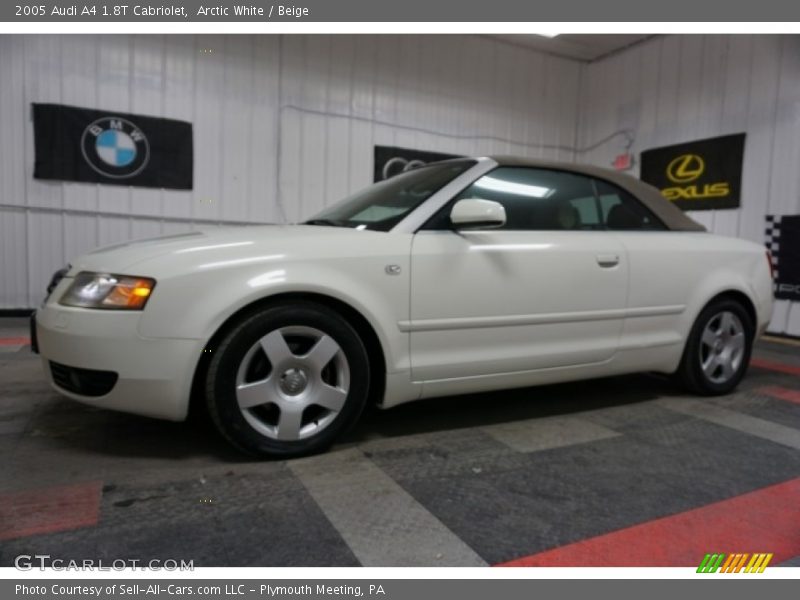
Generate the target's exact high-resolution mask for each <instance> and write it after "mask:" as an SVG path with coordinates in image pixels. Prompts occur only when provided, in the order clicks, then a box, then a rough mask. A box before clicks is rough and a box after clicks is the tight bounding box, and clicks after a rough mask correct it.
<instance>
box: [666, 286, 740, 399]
mask: <svg viewBox="0 0 800 600" xmlns="http://www.w3.org/2000/svg"><path fill="white" fill-rule="evenodd" d="M726 313H727V314H731V315H734V316H735V318H736V319H738V322H739V324H740V325H741V329H742V334H743V336H744V346H743V348H742V349H741V356H740V360H739V361H738V363H737V366H736V368H731V369H730V371H731V374H730V376H728V377H726V376H725V374H724V372H723V368H722V366H720V367H719V368H717V369H716V372H717V373H718V375H717V377H718V378H723V377H724V380H719V379H717V380H715V378H714V377H713V373H712V375H709V373H708V372H706V371H704V369H703V364H704V362H706V363H707V359H708V357H709V353H710V350H709V346H708V345H707V344H706V343H704V342H703V335H704V333H705V332H706V330H707V328H711V329H715V328H717V327H718V325H719V324H720V323H721V321H720V319H721V318H722V315H725V314H726ZM715 319H716V321H715ZM732 322H733V327H734V329H735V327H736V325H735V319H733V320H732ZM734 329H731V331H733V330H734ZM720 331H722V328H720ZM754 334H755V326H754V324H753V320H752V318H751V317H750V315H749V313H748V312H747V310H745V308H744V307H743V306H742V305H741V303H739V302H737V301H736V300H734V299H731V298H722V299H719V300H715V301H713V302H711V303H710V304H709V305H708V306H706V307H705V308H704V309H703V310H702V312H701V313H700V315H699V316H698V317H697V320H696V321H695V323H694V325H693V326H692V330H691V332H690V333H689V338H688V340H687V341H686V347H685V348H684V351H683V357H682V358H681V364H680V366H679V367H678V371H677V372H676V373H675V375H676V376H677V379H678V380H679V382H680V383H681V384H682V385H683V386H684V387H686V388H687V389H689V390H690V391H691V392H694V393H696V394H699V395H703V396H719V395H722V394H727V393H730V392H731V391H733V390H734V389H735V388H736V386H737V385H739V382H740V381H741V380H742V378H743V377H744V375H745V373H746V372H747V367H748V365H749V364H750V354H751V352H752V350H753V337H754ZM720 337H721V338H723V339H724V336H723V335H722V334H720ZM730 337H731V336H728V339H730ZM724 343H725V342H724V341H723V342H721V344H722V345H724ZM709 367H710V368H711V367H713V365H711V364H709Z"/></svg>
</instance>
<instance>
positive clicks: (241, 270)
mask: <svg viewBox="0 0 800 600" xmlns="http://www.w3.org/2000/svg"><path fill="white" fill-rule="evenodd" d="M61 277H62V278H61V279H60V280H58V278H56V280H55V281H54V282H52V283H51V288H52V289H51V291H50V293H49V295H48V298H47V299H46V301H45V302H44V304H43V306H42V307H41V309H40V310H39V311H38V313H37V314H36V315H35V322H34V333H35V337H36V338H37V339H38V346H39V348H40V353H41V355H42V357H43V359H44V367H45V373H46V374H47V377H48V378H49V380H50V381H51V382H52V384H53V386H54V387H55V388H56V389H57V390H58V391H59V392H61V393H62V394H64V395H66V396H69V397H70V398H74V399H76V400H80V401H82V402H86V403H90V404H92V405H95V406H98V407H106V408H110V409H116V410H122V411H128V412H132V413H138V414H142V415H149V416H152V417H159V418H163V419H172V420H181V419H184V418H185V417H186V416H187V413H188V409H189V404H190V398H191V399H192V400H193V401H198V402H201V403H202V404H203V405H204V406H205V407H206V408H207V410H208V412H209V413H210V415H211V418H212V419H213V421H214V423H215V424H216V427H217V428H218V429H219V431H220V432H221V433H222V435H223V436H225V437H226V438H227V439H228V440H229V441H230V442H231V443H232V444H234V445H235V446H237V447H238V448H240V449H241V450H243V451H246V452H249V453H251V454H258V455H278V456H292V455H300V454H306V453H309V452H313V451H317V450H320V449H322V448H324V447H326V446H327V445H328V444H330V443H331V442H332V441H333V440H334V439H335V438H336V437H337V436H338V435H339V434H341V433H342V432H343V430H345V429H346V428H347V427H348V426H350V425H352V424H353V423H354V422H355V420H356V419H357V418H358V417H359V415H360V413H361V412H362V409H363V408H364V406H365V404H366V403H367V402H370V401H373V402H376V403H378V404H379V405H380V406H383V407H391V406H394V405H397V404H400V403H402V402H409V401H411V400H417V399H420V398H428V397H434V396H444V395H452V394H462V393H468V392H479V391H487V390H496V389H501V388H511V387H519V386H529V385H536V384H543V383H554V382H562V381H569V380H576V379H585V378H591V377H601V376H608V375H617V374H623V373H633V372H639V371H656V372H661V373H674V374H676V376H677V377H678V378H679V379H680V380H682V381H683V383H684V384H685V385H686V386H687V387H688V388H689V389H691V390H692V391H694V392H696V393H698V394H706V395H710V394H724V393H726V392H729V391H731V390H732V389H733V388H734V387H735V386H736V385H737V384H738V383H739V381H740V380H741V378H742V376H743V375H744V373H745V370H746V369H747V365H748V361H749V358H750V351H751V347H752V344H753V340H754V338H755V337H756V336H757V335H759V334H760V333H762V332H763V331H764V329H765V328H766V325H767V323H768V321H769V317H770V313H771V310H772V278H771V273H770V267H769V257H768V256H765V249H764V248H763V247H762V246H759V245H757V244H754V243H750V242H746V241H742V240H738V239H729V238H724V237H718V236H715V235H711V234H709V233H706V232H705V230H704V229H703V227H701V226H700V225H698V224H697V223H695V222H694V221H692V220H691V219H689V218H688V217H686V216H685V215H684V214H683V213H682V212H681V211H680V210H679V209H677V208H675V207H674V206H673V205H672V204H670V203H669V202H668V201H667V200H665V199H664V198H663V197H662V196H661V195H660V194H659V192H658V191H657V190H656V189H654V188H652V187H650V186H648V185H646V184H644V183H642V182H641V181H639V180H637V179H634V178H632V177H628V176H625V175H622V174H619V173H616V172H613V171H608V170H605V169H600V168H596V167H588V166H576V165H572V164H557V163H548V162H542V161H533V160H526V159H517V158H507V157H493V158H477V159H456V160H450V161H444V162H440V163H434V164H431V165H428V166H423V167H419V168H416V169H413V170H411V171H408V172H406V173H403V174H400V175H397V176H395V177H393V178H391V179H389V180H387V181H383V182H381V183H378V184H375V185H373V186H371V187H369V188H367V189H365V190H364V191H362V192H360V193H357V194H355V195H354V196H352V197H350V198H348V199H346V200H344V201H342V202H341V203H339V204H336V205H335V206H333V207H331V208H329V209H327V210H324V211H323V212H322V213H320V214H319V215H317V216H316V217H315V218H313V219H311V220H309V221H307V222H305V223H302V224H298V225H288V226H273V225H268V226H258V227H255V226H254V227H239V228H228V229H219V230H215V231H213V232H194V233H187V234H185V235H178V236H172V237H166V238H159V239H154V240H146V241H140V242H131V243H126V244H120V245H117V246H112V247H108V248H104V249H100V250H96V251H94V252H90V253H89V254H86V255H85V256H82V257H80V258H78V259H76V260H75V261H73V263H72V266H71V267H70V268H69V269H68V271H67V272H66V273H62V274H61ZM53 284H55V285H53ZM487 410H491V409H490V408H489V407H487Z"/></svg>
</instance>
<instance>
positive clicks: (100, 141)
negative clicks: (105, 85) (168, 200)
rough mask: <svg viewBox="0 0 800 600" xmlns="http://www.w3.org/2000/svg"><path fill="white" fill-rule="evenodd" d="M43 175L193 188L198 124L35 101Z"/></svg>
mask: <svg viewBox="0 0 800 600" xmlns="http://www.w3.org/2000/svg"><path fill="white" fill-rule="evenodd" d="M33 130H34V146H35V155H36V156H35V162H34V168H33V176H34V177H35V178H37V179H59V180H68V181H83V182H87V183H110V184H114V185H135V186H143V187H155V188H171V189H177V190H190V189H192V171H193V163H192V160H193V146H192V124H191V123H187V122H185V121H176V120H174V119H161V118H157V117H145V116H141V115H131V114H127V113H120V112H115V111H105V110H93V109H88V108H77V107H74V106H64V105H61V104H34V105H33Z"/></svg>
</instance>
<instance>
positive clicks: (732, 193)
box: [641, 133, 745, 210]
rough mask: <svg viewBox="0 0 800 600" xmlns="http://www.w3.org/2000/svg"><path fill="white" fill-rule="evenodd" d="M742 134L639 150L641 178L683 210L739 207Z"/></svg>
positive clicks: (742, 156)
mask: <svg viewBox="0 0 800 600" xmlns="http://www.w3.org/2000/svg"><path fill="white" fill-rule="evenodd" d="M744 139H745V134H744V133H737V134H735V135H726V136H722V137H716V138H710V139H706V140H700V141H697V142H689V143H686V144H676V145H674V146H664V147H662V148H654V149H652V150H646V151H644V152H642V171H641V178H642V181H645V182H647V183H649V184H650V185H654V186H655V187H657V188H658V189H659V190H661V193H662V194H663V195H664V197H665V198H667V199H668V200H672V202H674V203H675V205H676V206H678V207H679V208H682V209H683V210H712V209H715V208H738V207H739V203H740V200H739V198H740V191H741V184H742V160H743V158H744Z"/></svg>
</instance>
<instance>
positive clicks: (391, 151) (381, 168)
mask: <svg viewBox="0 0 800 600" xmlns="http://www.w3.org/2000/svg"><path fill="white" fill-rule="evenodd" d="M449 158H460V156H458V155H456V154H443V153H441V152H425V151H423V150H411V149H410V148H397V147H395V146H375V173H374V178H373V181H383V180H384V179H389V178H390V177H393V176H394V175H397V174H398V173H402V172H403V171H408V170H409V169H413V168H414V167H419V166H420V165H424V164H427V163H429V162H436V161H438V160H447V159H449Z"/></svg>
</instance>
